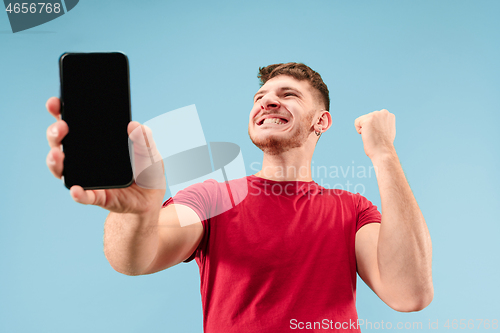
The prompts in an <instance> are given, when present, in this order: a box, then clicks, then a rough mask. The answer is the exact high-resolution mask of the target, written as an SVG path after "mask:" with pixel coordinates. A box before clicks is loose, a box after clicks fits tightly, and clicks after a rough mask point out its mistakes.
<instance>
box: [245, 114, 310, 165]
mask: <svg viewBox="0 0 500 333" xmlns="http://www.w3.org/2000/svg"><path fill="white" fill-rule="evenodd" d="M312 118H313V113H312V112H311V113H310V114H309V116H308V117H306V118H304V119H303V120H302V122H301V124H300V126H299V127H298V128H297V129H296V130H295V132H294V133H291V134H292V137H291V138H286V137H277V136H275V135H269V136H267V137H266V138H264V139H262V140H259V139H257V138H253V137H252V135H250V133H249V136H250V140H252V142H253V144H254V145H256V146H257V147H259V149H260V150H262V151H263V152H264V154H268V155H279V154H282V153H284V152H286V151H289V150H290V149H293V148H298V147H301V146H302V145H303V144H304V143H305V142H306V140H307V137H308V136H309V134H310V130H309V127H310V126H311V121H312Z"/></svg>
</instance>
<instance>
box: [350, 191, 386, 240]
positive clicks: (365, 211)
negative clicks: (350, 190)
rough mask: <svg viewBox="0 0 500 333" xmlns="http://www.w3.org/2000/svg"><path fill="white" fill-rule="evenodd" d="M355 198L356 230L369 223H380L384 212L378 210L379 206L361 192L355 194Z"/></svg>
mask: <svg viewBox="0 0 500 333" xmlns="http://www.w3.org/2000/svg"><path fill="white" fill-rule="evenodd" d="M354 198H355V199H354V200H355V203H356V212H357V219H356V232H357V231H358V230H359V229H360V228H361V227H362V226H364V225H366V224H368V223H380V221H381V220H382V214H380V212H379V211H378V210H377V206H375V205H374V204H372V203H371V202H370V201H369V200H368V199H366V198H365V197H364V196H362V195H361V194H359V193H357V194H355V196H354Z"/></svg>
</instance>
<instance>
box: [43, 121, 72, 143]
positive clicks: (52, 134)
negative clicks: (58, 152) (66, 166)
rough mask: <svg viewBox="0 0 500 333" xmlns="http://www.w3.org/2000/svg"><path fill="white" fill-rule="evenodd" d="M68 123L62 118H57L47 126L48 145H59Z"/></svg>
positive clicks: (66, 130)
mask: <svg viewBox="0 0 500 333" xmlns="http://www.w3.org/2000/svg"><path fill="white" fill-rule="evenodd" d="M68 130H69V129H68V124H66V122H65V121H64V120H59V121H56V122H55V123H53V124H52V125H50V126H49V127H48V128H47V141H48V142H49V146H50V147H51V148H53V147H59V146H60V145H61V141H62V139H63V138H64V137H65V136H66V134H68Z"/></svg>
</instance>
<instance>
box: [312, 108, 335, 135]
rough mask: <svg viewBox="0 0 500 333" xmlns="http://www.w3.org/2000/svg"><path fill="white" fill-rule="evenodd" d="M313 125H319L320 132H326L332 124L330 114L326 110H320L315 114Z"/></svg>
mask: <svg viewBox="0 0 500 333" xmlns="http://www.w3.org/2000/svg"><path fill="white" fill-rule="evenodd" d="M316 117H317V118H316V122H315V123H314V127H315V128H316V127H318V128H319V127H321V133H324V132H326V131H327V130H328V129H329V128H330V126H332V115H331V114H330V112H328V111H326V110H321V111H320V112H319V113H318V115H317V116H316Z"/></svg>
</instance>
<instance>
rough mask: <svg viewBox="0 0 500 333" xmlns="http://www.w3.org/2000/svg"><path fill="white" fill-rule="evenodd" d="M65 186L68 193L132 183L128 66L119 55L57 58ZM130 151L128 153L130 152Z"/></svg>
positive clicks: (125, 59)
mask: <svg viewBox="0 0 500 333" xmlns="http://www.w3.org/2000/svg"><path fill="white" fill-rule="evenodd" d="M59 73H60V79H61V97H60V100H61V118H62V119H63V120H64V121H65V122H66V123H67V124H68V129H69V131H68V134H67V135H66V137H65V138H64V139H63V140H62V148H63V152H64V154H65V157H64V169H63V182H64V185H65V186H66V187H67V188H68V189H69V188H71V186H73V185H80V186H81V187H83V188H84V189H111V188H124V187H128V186H130V185H132V183H133V180H134V179H133V177H134V176H133V171H132V165H131V159H130V153H131V152H132V150H131V149H132V147H130V149H129V140H128V133H127V126H128V124H129V122H130V121H131V119H132V115H131V110H130V83H129V62H128V58H127V56H126V55H125V54H123V53H121V52H107V53H64V54H63V55H61V57H60V58H59ZM129 152H130V153H129Z"/></svg>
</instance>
